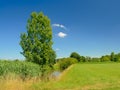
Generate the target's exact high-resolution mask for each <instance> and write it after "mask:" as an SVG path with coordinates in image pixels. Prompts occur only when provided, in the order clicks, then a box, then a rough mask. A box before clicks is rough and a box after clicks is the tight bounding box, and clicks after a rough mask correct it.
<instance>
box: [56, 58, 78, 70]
mask: <svg viewBox="0 0 120 90" xmlns="http://www.w3.org/2000/svg"><path fill="white" fill-rule="evenodd" d="M77 62H78V61H77V59H75V58H63V59H60V60H59V62H58V66H59V69H60V70H61V71H63V70H65V69H66V68H68V67H69V66H70V65H72V64H75V63H77Z"/></svg>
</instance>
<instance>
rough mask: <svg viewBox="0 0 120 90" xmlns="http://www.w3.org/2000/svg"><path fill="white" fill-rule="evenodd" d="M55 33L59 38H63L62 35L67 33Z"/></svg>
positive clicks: (64, 35)
mask: <svg viewBox="0 0 120 90" xmlns="http://www.w3.org/2000/svg"><path fill="white" fill-rule="evenodd" d="M57 35H58V37H60V38H64V37H66V36H67V34H66V33H63V32H59V33H58V34H57Z"/></svg>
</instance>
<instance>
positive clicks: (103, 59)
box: [101, 55, 110, 62]
mask: <svg viewBox="0 0 120 90" xmlns="http://www.w3.org/2000/svg"><path fill="white" fill-rule="evenodd" d="M101 61H102V62H108V61H110V56H109V55H106V56H102V57H101Z"/></svg>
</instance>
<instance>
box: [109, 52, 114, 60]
mask: <svg viewBox="0 0 120 90" xmlns="http://www.w3.org/2000/svg"><path fill="white" fill-rule="evenodd" d="M114 59H115V54H114V52H112V53H111V55H110V60H111V61H114Z"/></svg>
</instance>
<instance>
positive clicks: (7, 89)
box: [0, 63, 120, 90]
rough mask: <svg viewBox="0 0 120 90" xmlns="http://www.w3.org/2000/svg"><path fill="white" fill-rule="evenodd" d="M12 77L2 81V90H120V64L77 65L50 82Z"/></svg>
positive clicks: (0, 83)
mask: <svg viewBox="0 0 120 90" xmlns="http://www.w3.org/2000/svg"><path fill="white" fill-rule="evenodd" d="M12 77H13V78H11V76H8V78H6V79H4V78H3V79H2V78H1V79H0V90H120V63H101V64H75V65H72V66H70V67H69V68H68V69H66V70H65V71H63V72H62V74H61V75H60V76H59V77H58V78H54V79H50V80H49V81H40V80H38V79H28V80H27V79H26V81H23V80H22V79H20V78H19V77H17V76H14V75H13V76H12ZM14 77H15V78H14Z"/></svg>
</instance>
